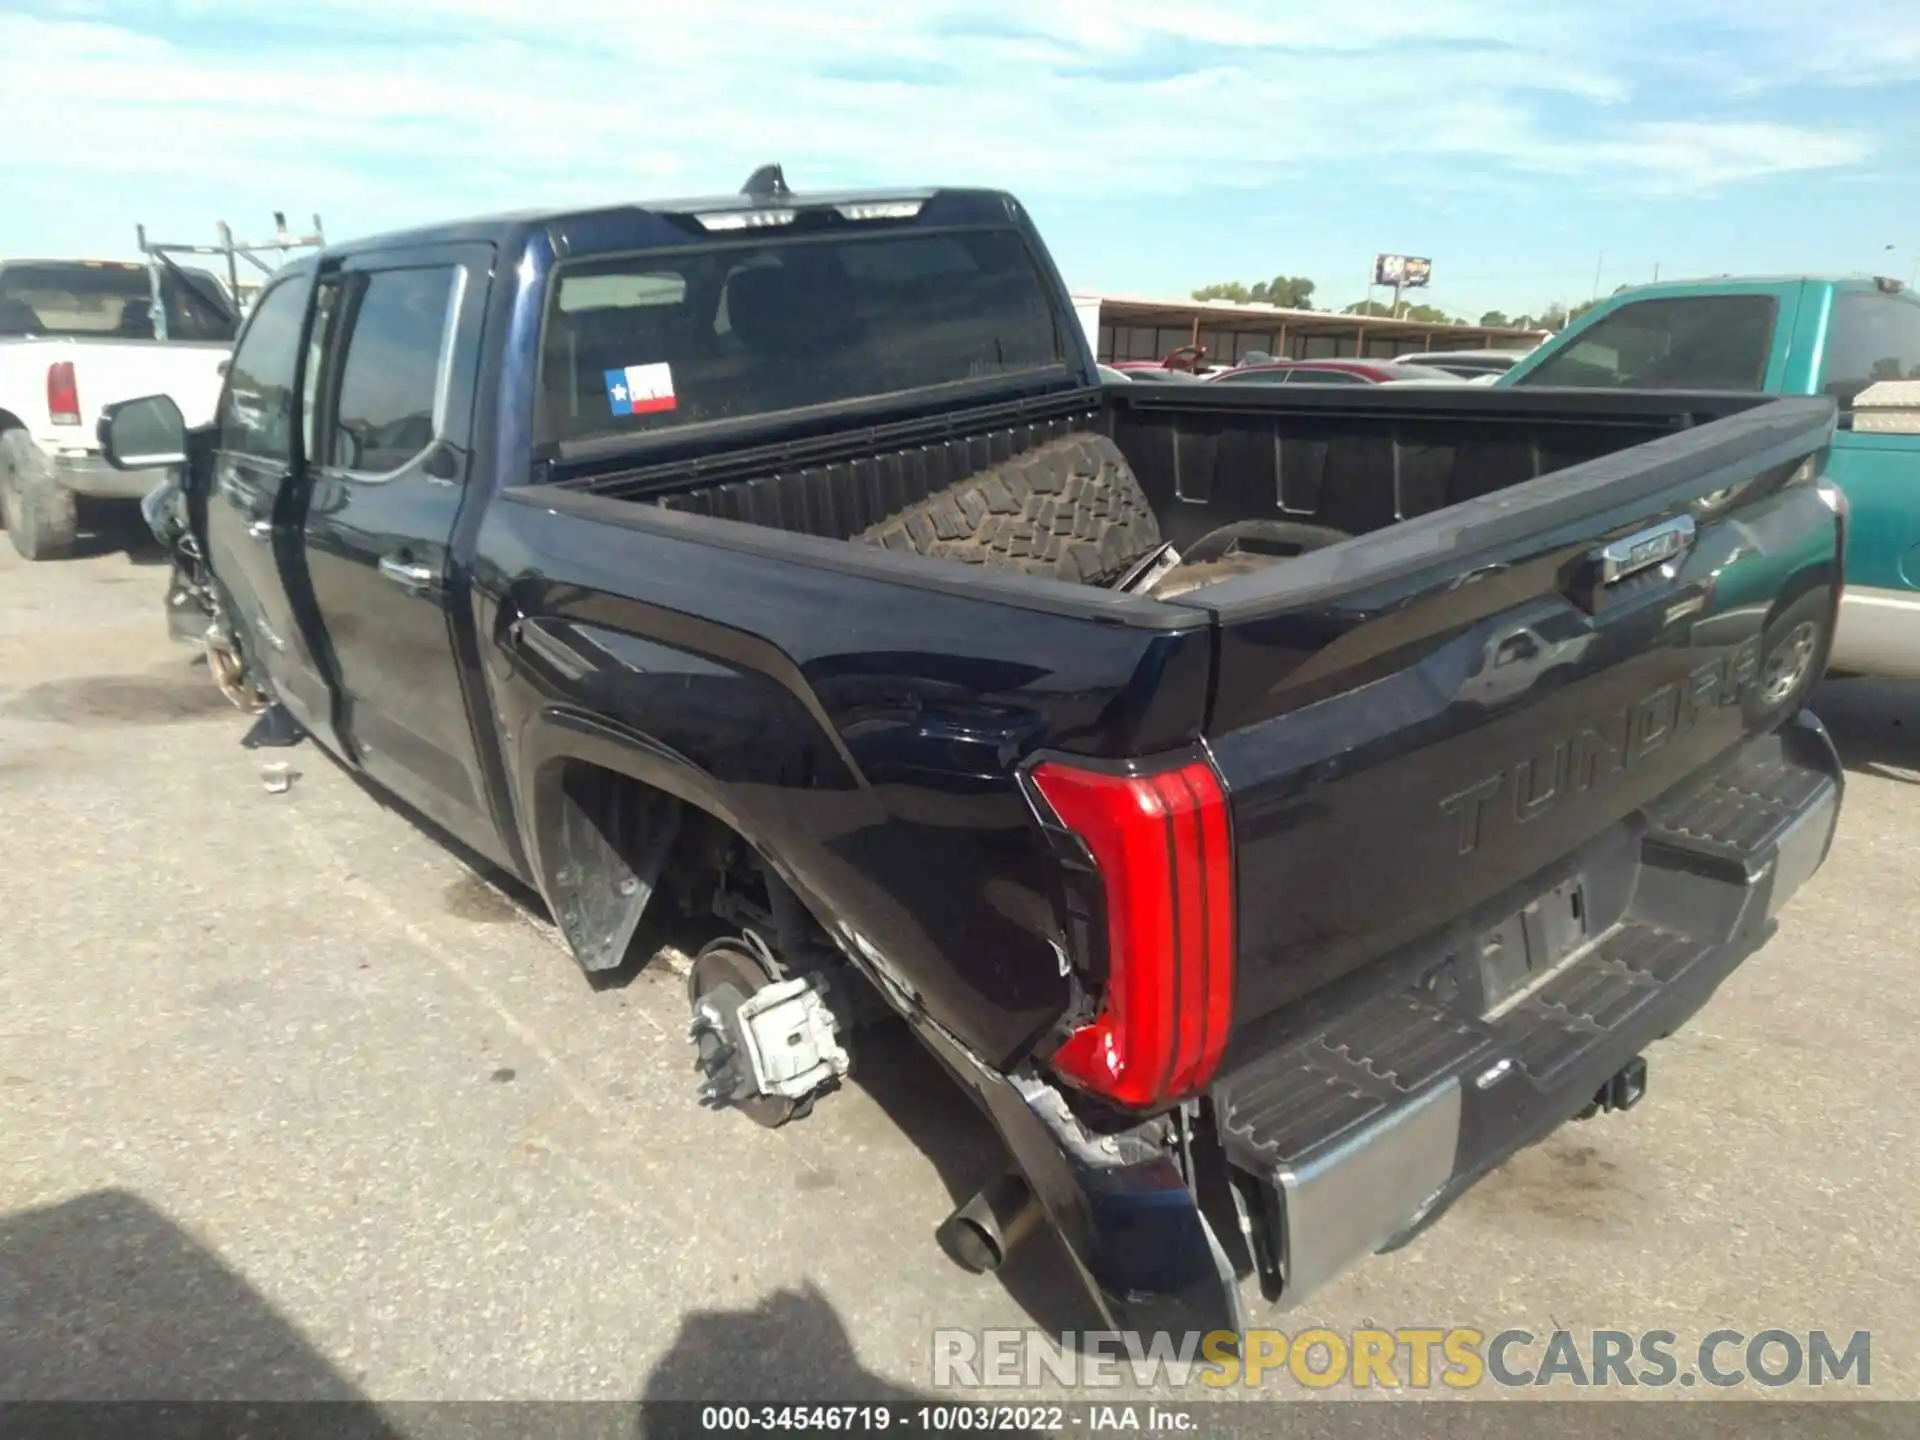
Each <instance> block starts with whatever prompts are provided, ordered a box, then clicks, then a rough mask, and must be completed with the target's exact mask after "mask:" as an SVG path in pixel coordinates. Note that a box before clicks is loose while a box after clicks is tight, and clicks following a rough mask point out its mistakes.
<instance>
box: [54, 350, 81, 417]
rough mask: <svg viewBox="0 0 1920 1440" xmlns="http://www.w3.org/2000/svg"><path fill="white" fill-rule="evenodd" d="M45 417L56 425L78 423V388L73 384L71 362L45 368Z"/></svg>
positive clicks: (64, 361)
mask: <svg viewBox="0 0 1920 1440" xmlns="http://www.w3.org/2000/svg"><path fill="white" fill-rule="evenodd" d="M47 415H48V417H49V418H50V419H51V420H52V421H53V423H54V424H56V425H78V424H79V423H80V387H79V386H77V385H75V384H74V383H73V362H72V361H71V360H56V361H54V362H53V364H51V365H49V366H48V367H47Z"/></svg>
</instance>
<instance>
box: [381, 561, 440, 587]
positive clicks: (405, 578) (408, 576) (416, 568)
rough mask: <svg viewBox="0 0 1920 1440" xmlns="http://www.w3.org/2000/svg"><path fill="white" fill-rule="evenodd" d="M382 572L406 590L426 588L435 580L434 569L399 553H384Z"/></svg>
mask: <svg viewBox="0 0 1920 1440" xmlns="http://www.w3.org/2000/svg"><path fill="white" fill-rule="evenodd" d="M380 573H381V574H382V575H384V576H386V577H387V579H389V580H391V581H393V583H394V584H396V585H398V586H400V587H401V588H402V589H404V590H426V589H429V588H430V587H431V586H432V585H433V580H434V575H433V571H431V570H429V569H428V568H427V567H426V566H424V565H422V564H420V563H419V562H418V561H414V560H408V559H405V558H404V557H402V556H399V555H382V556H381V557H380Z"/></svg>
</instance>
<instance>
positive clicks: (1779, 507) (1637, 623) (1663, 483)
mask: <svg viewBox="0 0 1920 1440" xmlns="http://www.w3.org/2000/svg"><path fill="white" fill-rule="evenodd" d="M1832 429H1833V411H1832V408H1831V406H1830V405H1829V404H1828V403H1827V402H1825V401H1819V400H1781V401H1776V402H1773V403H1771V404H1767V405H1764V406H1761V407H1758V408H1756V409H1753V410H1750V411H1747V412H1745V413H1743V414H1740V415H1736V416H1734V417H1732V418H1730V419H1726V420H1721V421H1717V422H1715V423H1713V424H1709V425H1704V426H1700V427H1698V428H1696V429H1692V430H1688V431H1685V432H1683V433H1680V434H1676V435H1673V436H1670V437H1665V438H1662V439H1659V440H1655V441H1652V442H1650V443H1647V444H1644V445H1640V446H1637V447H1634V448H1632V449H1629V450H1625V451H1620V452H1618V453H1616V454H1613V455H1609V456H1607V457H1605V458H1603V459H1600V460H1596V461H1593V462H1591V463H1589V464H1585V465H1579V466H1575V467H1573V468H1571V469H1567V470H1563V471H1560V472H1557V473H1555V474H1552V475H1548V476H1546V477H1543V478H1542V479H1539V480H1535V481H1532V482H1529V483H1526V484H1523V485H1519V486H1516V487H1513V488H1511V489H1508V490H1504V491H1500V492H1498V493H1496V494H1492V495H1488V496H1486V497H1484V498H1482V499H1480V500H1476V501H1472V502H1469V503H1467V504H1464V505H1458V506H1454V507H1451V508H1449V509H1447V510H1444V511H1440V512H1437V513H1434V514H1430V515H1427V516H1423V517H1421V518H1419V519H1415V520H1411V521H1407V522H1405V523H1403V524H1401V525H1398V526H1396V527H1394V528H1392V529H1389V530H1385V531H1381V532H1379V533H1377V534H1374V535H1369V536H1364V537H1362V538H1360V539H1358V540H1355V541H1351V542H1349V543H1347V544H1345V545H1341V546H1339V547H1336V548H1334V549H1332V550H1327V551H1323V552H1320V553H1318V554H1314V555H1308V556H1305V557H1302V558H1300V559H1297V560H1293V561H1289V562H1288V563H1287V564H1285V565H1283V566H1278V567H1275V568H1274V569H1271V570H1268V571H1266V572H1263V573H1260V574H1255V575H1251V576H1247V577H1243V578H1240V579H1236V580H1231V581H1228V582H1226V583H1224V584H1220V585H1215V586H1212V587H1210V588H1208V589H1206V590H1202V591H1198V592H1195V593H1194V594H1193V595H1192V596H1190V597H1187V598H1188V599H1189V600H1190V602H1191V603H1196V604H1204V605H1205V606H1206V607H1207V608H1209V609H1211V610H1212V611H1213V612H1214V614H1215V617H1216V622H1217V635H1216V640H1217V647H1218V649H1217V655H1216V671H1215V680H1214V692H1213V696H1212V704H1211V710H1210V719H1209V725H1208V730H1207V734H1208V739H1209V742H1210V744H1211V746H1212V748H1213V752H1214V756H1215V760H1216V763H1217V765H1218V768H1219V772H1220V774H1221V776H1222V778H1223V780H1224V781H1225V784H1226V786H1227V790H1228V794H1229V799H1230V804H1231V812H1232V820H1233V828H1234V848H1235V856H1236V875H1235V880H1236V888H1237V901H1236V904H1237V915H1238V925H1237V933H1238V947H1239V948H1238V960H1237V970H1236V977H1235V1007H1234V1008H1235V1038H1234V1043H1233V1048H1232V1050H1231V1051H1230V1053H1229V1057H1228V1065H1229V1066H1232V1065H1233V1064H1234V1063H1236V1058H1239V1059H1244V1058H1245V1057H1246V1056H1248V1055H1249V1054H1250V1053H1253V1052H1255V1051H1257V1050H1259V1049H1261V1048H1265V1047H1269V1046H1271V1045H1272V1044H1273V1043H1275V1040H1276V1037H1277V1036H1278V1035H1279V1034H1281V1033H1282V1032H1284V1031H1285V1030H1286V1029H1287V1028H1289V1027H1291V1026H1293V1025H1296V1024H1300V1023H1308V1021H1307V1020H1306V1019H1305V1018H1302V1017H1304V1016H1306V1013H1307V1012H1308V1011H1310V1010H1311V1009H1312V1007H1292V1006H1291V1002H1293V1001H1295V1000H1298V999H1299V998H1300V997H1302V996H1304V995H1307V994H1309V993H1310V992H1313V991H1316V990H1319V989H1321V988H1322V987H1324V986H1327V985H1329V984H1331V983H1332V982H1335V981H1338V980H1340V979H1341V978H1342V977H1345V976H1350V975H1352V974H1353V973H1354V972H1355V971H1357V970H1359V969H1360V968H1361V967H1363V966H1366V965H1368V964H1369V963H1371V962H1374V961H1377V960H1380V959H1382V958H1383V957H1387V956H1390V955H1392V954H1394V953H1395V952H1399V951H1403V950H1405V949H1406V947H1409V946H1410V945H1412V944H1413V942H1415V941H1416V940H1420V939H1422V938H1423V937H1431V936H1434V935H1436V934H1440V933H1443V932H1445V931H1446V930H1447V929H1448V928H1449V927H1450V926H1453V925H1456V924H1457V923H1459V922H1461V921H1462V920H1463V919H1464V918H1465V917H1467V916H1469V915H1472V914H1474V913H1475V912H1476V911H1480V910H1483V909H1484V908H1485V907H1486V906H1487V905H1488V904H1489V903H1490V902H1493V901H1496V900H1497V899H1499V898H1500V897H1503V896H1507V895H1509V894H1511V893H1519V894H1526V893H1529V892H1527V889H1526V887H1527V884H1528V883H1529V882H1530V880H1531V879H1533V878H1536V877H1537V878H1539V880H1540V882H1541V887H1543V888H1544V887H1548V886H1549V885H1552V886H1557V887H1558V889H1557V890H1556V893H1555V896H1554V898H1553V906H1552V909H1553V914H1552V915H1551V916H1550V917H1549V918H1548V919H1547V920H1546V921H1544V922H1538V923H1535V924H1534V926H1533V930H1534V932H1536V933H1534V934H1533V937H1532V938H1531V939H1527V938H1525V937H1520V936H1519V935H1518V932H1515V934H1516V945H1517V950H1516V951H1515V952H1514V953H1510V954H1509V955H1508V956H1507V957H1506V958H1505V960H1504V961H1503V962H1502V963H1503V964H1504V966H1505V969H1504V970H1501V969H1498V968H1491V969H1488V970H1487V972H1486V976H1487V978H1486V982H1485V983H1486V984H1487V986H1489V987H1490V991H1489V994H1488V995H1487V996H1486V1000H1487V1003H1488V1004H1490V1005H1491V1004H1495V1003H1497V1002H1498V1000H1499V998H1500V994H1504V993H1506V991H1508V990H1514V991H1517V990H1518V989H1520V988H1524V986H1525V985H1526V984H1527V983H1529V975H1530V973H1531V974H1535V976H1536V978H1537V972H1538V971H1539V970H1540V969H1541V967H1543V966H1549V965H1551V964H1552V963H1555V962H1557V960H1558V959H1559V958H1561V957H1562V956H1564V955H1565V954H1567V953H1570V952H1571V951H1572V950H1574V949H1577V948H1578V947H1579V945H1580V944H1582V943H1583V942H1584V940H1585V939H1588V938H1591V937H1590V936H1588V934H1587V931H1586V927H1587V925H1588V924H1589V920H1590V917H1588V916H1587V915H1585V914H1584V913H1583V910H1582V907H1583V904H1585V903H1586V901H1585V897H1583V896H1582V894H1581V893H1580V889H1579V878H1578V876H1572V877H1569V876H1568V875H1566V874H1565V873H1560V874H1558V875H1556V874H1555V872H1556V867H1557V868H1558V870H1559V871H1561V872H1564V871H1565V869H1566V866H1565V864H1564V863H1563V862H1565V861H1566V860H1567V858H1568V857H1570V856H1573V855H1575V854H1576V852H1579V851H1581V850H1582V849H1583V847H1587V846H1589V845H1590V844H1591V843H1593V842H1595V841H1596V840H1597V839H1598V838H1599V837H1601V836H1602V835H1603V834H1604V833H1605V832H1607V831H1608V830H1609V829H1610V828H1613V827H1623V828H1624V827H1629V826H1631V825H1634V824H1637V823H1641V822H1642V817H1643V816H1644V812H1645V811H1646V810H1647V808H1648V807H1649V806H1651V805H1653V804H1654V803H1655V802H1656V801H1658V800H1659V799H1660V798H1661V797H1663V796H1666V795H1669V794H1670V793H1672V792H1675V791H1677V790H1679V789H1681V788H1682V787H1684V786H1685V785H1686V784H1687V783H1688V782H1689V781H1695V782H1697V781H1698V780H1699V779H1700V777H1702V776H1703V775H1704V774H1705V773H1706V772H1708V771H1711V770H1713V769H1715V768H1718V767H1720V766H1723V765H1724V764H1725V763H1726V762H1727V761H1728V760H1730V759H1731V758H1732V757H1733V756H1734V755H1735V753H1736V751H1737V750H1738V749H1739V747H1740V746H1741V744H1742V742H1743V741H1744V740H1746V739H1747V738H1748V737H1750V736H1752V735H1755V734H1759V733H1763V732H1765V731H1768V730H1771V729H1774V728H1776V727H1777V726H1778V725H1779V724H1780V723H1781V722H1782V720H1783V719H1784V718H1785V717H1786V716H1787V715H1788V714H1790V713H1791V712H1792V711H1793V709H1794V708H1796V706H1797V705H1798V703H1799V701H1800V699H1801V698H1802V697H1803V696H1804V694H1805V691H1806V689H1807V688H1808V686H1809V685H1810V684H1811V682H1812V679H1813V678H1815V676H1817V673H1818V669H1819V668H1820V666H1821V665H1822V664H1823V663H1824V656H1825V653H1826V645H1827V642H1828V639H1829V637H1830V632H1831V626H1832V618H1833V613H1834V590H1835V587H1836V585H1837V583H1838V553H1837V552H1838V542H1839V536H1838V525H1839V521H1838V516H1837V514H1836V512H1835V509H1834V508H1833V506H1832V504H1831V503H1830V502H1829V501H1828V499H1827V498H1825V497H1826V495H1827V493H1828V492H1827V491H1825V490H1824V488H1823V487H1820V486H1818V485H1816V483H1815V481H1816V478H1817V476H1816V467H1817V465H1818V463H1819V462H1820V461H1821V460H1823V459H1824V450H1825V447H1826V445H1827V444H1828V441H1829V440H1830V438H1831V435H1832ZM1516 923H1517V922H1516ZM1541 924H1544V925H1545V926H1546V930H1545V932H1541V931H1540V926H1541ZM1494 991H1498V992H1499V993H1493V992H1494ZM1289 1007H1290V1008H1289Z"/></svg>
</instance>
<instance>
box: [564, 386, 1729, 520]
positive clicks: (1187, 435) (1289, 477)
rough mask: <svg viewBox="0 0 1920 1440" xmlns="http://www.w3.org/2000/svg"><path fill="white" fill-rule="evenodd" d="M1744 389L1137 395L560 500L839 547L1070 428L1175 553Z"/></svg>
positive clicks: (1040, 406) (1452, 478) (1407, 501)
mask: <svg viewBox="0 0 1920 1440" xmlns="http://www.w3.org/2000/svg"><path fill="white" fill-rule="evenodd" d="M1764 403H1765V399H1764V397H1761V396H1755V395H1722V394H1703V395H1693V394H1679V393H1644V394H1642V393H1626V394H1622V393H1597V392H1596V393H1592V394H1585V393H1582V394H1568V393H1566V392H1560V393H1544V392H1531V393H1529V392H1524V391H1491V390H1483V389H1478V388H1475V387H1470V386H1461V387H1457V388H1456V387H1445V388H1435V389H1434V390H1430V391H1429V390H1415V389H1411V388H1404V389H1403V388H1395V389H1391V390H1389V389H1365V390H1362V389H1347V388H1344V387H1343V388H1341V389H1338V390H1335V389H1332V388H1328V389H1325V390H1318V391H1316V390H1315V389H1314V388H1313V387H1310V386H1305V387H1299V388H1288V389H1284V390H1281V389H1275V390H1272V391H1262V390H1258V389H1250V388H1245V387H1233V386H1224V385H1223V386H1218V387H1209V388H1206V389H1200V388H1199V387H1196V386H1193V385H1173V384H1166V385H1152V384H1137V383H1136V384H1134V385H1130V386H1129V387H1127V388H1126V389H1125V390H1124V391H1121V390H1112V389H1109V390H1104V391H1098V392H1082V393H1079V394H1075V395H1069V396H1064V397H1050V398H1048V399H1046V400H1043V401H1037V402H1028V403H1025V404H1015V405H999V406H992V407H984V408H981V409H978V410H972V411H964V412H959V413H951V412H950V413H946V414H942V415H938V416H934V417H930V418H928V419H926V420H909V421H904V422H900V423H897V424H893V425H887V426H878V427H868V428H863V429H860V430H858V431H856V432H853V433H839V434H836V433H832V432H828V433H826V434H823V435H821V436H819V437H818V438H816V439H813V440H811V441H807V442H802V443H799V444H781V445H774V446H768V447H765V448H764V449H760V450H753V449H743V450H737V451H731V452H729V453H728V454H726V455H724V456H722V457H720V458H719V459H718V460H717V461H711V462H706V463H698V462H689V461H686V460H682V459H680V458H678V457H677V456H668V457H666V458H663V459H662V460H660V461H658V462H655V463H652V464H649V465H646V466H643V467H636V468H621V467H618V466H612V467H609V466H605V465H602V466H596V467H594V468H592V469H590V470H587V471H585V472H584V473H581V474H578V475H574V476H569V477H568V478H566V479H563V480H561V481H560V482H559V483H560V484H561V485H562V486H564V487H565V488H569V489H578V490H582V491H585V492H587V493H591V494H599V495H606V496H610V497H615V498H619V499H629V500H640V501H647V502H650V503H654V504H659V505H662V506H664V507H665V508H667V509H670V510H676V511H682V512H687V513H691V514H698V515H711V516H715V517H717V518H721V519H727V520H738V521H743V522H745V523H747V524H751V525H759V526H763V527H765V528H768V529H774V530H782V531H786V532H788V533H792V534H800V535H815V536H820V537H823V538H827V539H834V540H845V539H849V538H850V537H852V536H854V535H856V534H858V533H859V532H860V531H862V530H864V529H866V528H867V527H868V526H869V525H872V524H874V523H875V522H877V521H879V520H882V519H884V518H885V517H886V516H887V515H889V514H891V513H893V512H895V511H897V510H899V509H900V508H901V507H902V506H904V505H908V504H912V503H913V502H915V501H917V500H921V499H924V498H925V497H926V496H927V495H929V494H931V493H933V492H934V491H936V490H939V489H942V488H944V487H945V486H947V485H951V484H953V483H955V482H956V481H958V480H961V479H963V478H965V477H966V476H967V475H969V474H972V473H974V472H976V471H978V470H980V469H982V468H984V467H985V466H987V465H990V464H994V463H996V462H998V461H1000V460H1003V459H1005V458H1007V457H1008V456H1010V455H1013V454H1016V453H1018V452H1020V451H1022V450H1025V449H1029V448H1031V447H1033V446H1035V445H1039V444H1043V443H1045V442H1046V441H1048V440H1051V439H1054V438H1056V437H1058V436H1060V435H1063V434H1067V433H1069V432H1071V431H1075V430H1087V429H1093V430H1099V431H1101V432H1103V433H1106V434H1108V435H1111V436H1112V437H1113V439H1114V441H1115V442H1116V443H1117V444H1118V445H1119V447H1120V449H1121V451H1122V453H1123V454H1125V455H1126V457H1127V460H1128V462H1129V463H1130V464H1131V465H1132V466H1133V469H1134V472H1135V474H1136V475H1138V477H1139V479H1140V482H1141V485H1142V486H1143V488H1145V490H1146V492H1147V495H1148V497H1149V498H1150V499H1151V500H1152V502H1153V505H1154V510H1155V513H1156V514H1157V516H1158V518H1159V520H1160V526H1161V531H1162V533H1163V534H1164V535H1165V536H1166V537H1167V538H1168V539H1169V540H1171V541H1173V542H1174V543H1175V544H1176V545H1181V544H1187V543H1191V542H1192V541H1193V540H1195V539H1197V538H1199V537H1200V536H1201V535H1203V534H1205V533H1206V532H1207V531H1209V530H1212V529H1214V528H1216V527H1218V526H1220V525H1225V524H1230V523H1232V522H1234V521H1236V520H1246V519H1254V518H1263V517H1276V516H1278V517H1285V518H1288V519H1297V520H1301V521H1305V522H1309V523H1314V524H1321V525H1329V526H1333V527H1335V528H1337V529H1341V530H1345V531H1347V532H1349V533H1351V534H1354V535H1361V534H1367V533H1370V532H1372V531H1376V530H1382V529H1386V528H1388V527H1389V526H1391V525H1394V524H1396V523H1398V522H1400V521H1402V520H1408V519H1412V518H1415V517H1416V516H1420V515H1424V514H1428V513H1430V512H1432V511H1435V510H1441V509H1445V508H1446V507H1448V506H1450V505H1455V504H1459V503H1461V502H1463V501H1466V500H1472V499H1476V498H1478V497H1480V496H1482V495H1487V494H1490V493H1492V492H1494V491H1496V490H1502V489H1506V488H1507V487H1509V486H1512V485H1517V484H1520V483H1522V482H1523V481H1527V480H1533V479H1538V478H1539V477H1540V476H1542V475H1546V474H1548V473H1551V472H1553V471H1556V470H1561V469H1566V468H1568V467H1570V466H1573V465H1578V464H1581V463H1583V462H1585V461H1589V460H1594V459H1598V458H1599V457H1601V456H1603V455H1610V454H1613V453H1614V452H1616V451H1619V450H1624V449H1627V448H1629V447H1631V446H1635V445H1639V444H1642V443H1644V442H1645V441H1648V440H1652V439H1656V438H1658V437H1660V436H1662V435H1670V434H1673V433H1674V432H1676V431H1681V430H1687V429H1691V428H1694V427H1696V426H1699V425H1703V424H1707V423H1710V422H1712V421H1714V420H1719V419H1725V418H1727V417H1729V416H1733V415H1738V414H1741V413H1743V412H1745V411H1747V410H1750V409H1753V408H1754V407H1756V406H1758V405H1762V404H1764Z"/></svg>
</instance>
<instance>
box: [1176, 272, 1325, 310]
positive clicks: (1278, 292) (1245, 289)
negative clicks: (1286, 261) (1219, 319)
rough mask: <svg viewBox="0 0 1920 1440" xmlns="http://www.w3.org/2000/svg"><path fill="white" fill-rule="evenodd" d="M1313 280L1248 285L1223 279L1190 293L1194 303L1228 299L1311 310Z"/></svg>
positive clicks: (1282, 277)
mask: <svg viewBox="0 0 1920 1440" xmlns="http://www.w3.org/2000/svg"><path fill="white" fill-rule="evenodd" d="M1314 289H1315V286H1314V283H1313V281H1311V280H1309V279H1307V278H1306V277H1305V276H1304V275H1276V276H1274V277H1273V279H1271V280H1261V281H1257V282H1256V283H1254V284H1252V285H1248V284H1245V283H1243V282H1242V281H1239V280H1224V281H1221V282H1220V283H1219V284H1217V285H1203V286H1201V287H1200V288H1199V289H1198V290H1196V291H1194V292H1193V298H1194V299H1196V300H1231V301H1232V302H1233V303H1234V304H1236V305H1247V304H1257V305H1278V306H1280V307H1281V308H1282V309H1285V310H1311V309H1312V308H1313V292H1314Z"/></svg>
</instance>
